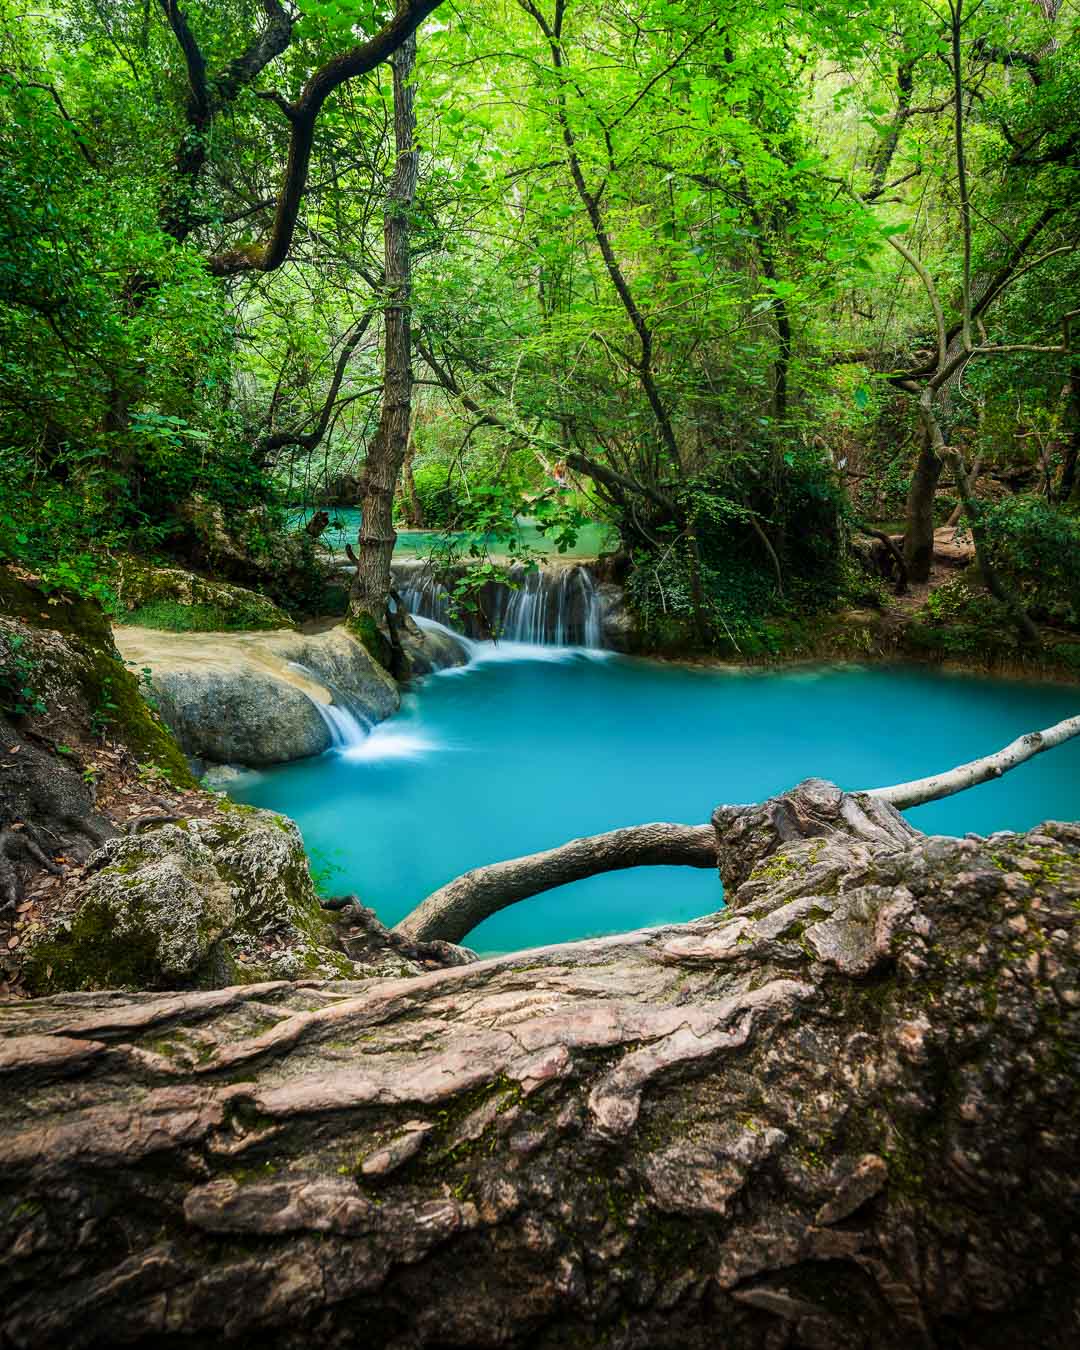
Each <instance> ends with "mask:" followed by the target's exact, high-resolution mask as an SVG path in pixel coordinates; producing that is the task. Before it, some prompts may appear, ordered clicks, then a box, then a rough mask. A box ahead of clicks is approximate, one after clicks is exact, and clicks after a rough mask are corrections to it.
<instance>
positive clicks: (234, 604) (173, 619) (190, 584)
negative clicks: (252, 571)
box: [117, 557, 293, 633]
mask: <svg viewBox="0 0 1080 1350" xmlns="http://www.w3.org/2000/svg"><path fill="white" fill-rule="evenodd" d="M117 594H118V597H119V600H120V604H121V606H122V607H123V610H124V614H123V616H122V618H121V620H120V621H121V623H132V624H138V625H140V626H141V627H144V628H162V629H166V630H167V631H170V632H184V633H201V632H218V631H220V632H242V631H251V630H255V631H261V630H266V629H274V628H291V627H293V624H292V621H291V619H290V618H289V616H288V615H287V614H286V613H285V611H284V610H282V609H280V608H279V607H278V606H277V605H275V604H274V602H273V601H272V600H268V599H267V598H266V597H265V596H263V595H259V594H258V593H257V592H256V591H252V590H248V589H247V588H246V587H243V586H235V585H232V584H231V583H229V582H225V581H212V580H210V579H209V578H208V577H204V576H200V575H199V574H198V573H197V572H190V571H186V570H185V569H183V568H180V567H155V566H153V565H152V564H150V563H146V562H143V561H142V560H141V559H139V558H132V557H125V558H122V559H121V561H120V579H119V583H118V586H117Z"/></svg>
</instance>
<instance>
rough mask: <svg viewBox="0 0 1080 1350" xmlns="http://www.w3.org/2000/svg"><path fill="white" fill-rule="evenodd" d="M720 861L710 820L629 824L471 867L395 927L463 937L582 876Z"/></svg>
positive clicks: (415, 935)
mask: <svg viewBox="0 0 1080 1350" xmlns="http://www.w3.org/2000/svg"><path fill="white" fill-rule="evenodd" d="M716 863H717V850H716V831H715V830H714V829H713V827H712V826H711V825H671V824H663V823H654V824H651V825H631V826H629V827H628V828H626V829H622V830H609V831H608V832H607V833H606V834H594V835H589V836H586V837H585V838H584V839H571V840H570V842H569V843H568V844H562V845H561V846H560V847H559V848H549V849H545V850H544V852H542V853H530V854H528V855H527V856H525V857H523V858H511V859H510V860H509V861H508V862H498V863H492V864H491V865H490V866H489V867H477V868H474V869H473V870H472V871H471V872H466V873H465V875H464V876H460V877H457V878H455V880H453V881H451V882H449V883H448V884H447V885H445V886H443V887H441V888H440V889H439V890H437V891H435V892H433V893H432V894H431V895H429V896H428V898H427V899H426V900H424V901H423V902H422V903H421V904H419V905H417V907H416V908H415V909H414V910H413V911H412V912H411V913H410V914H407V915H406V916H405V918H404V919H402V921H401V922H400V923H399V924H397V925H396V926H395V928H394V931H395V932H397V933H404V934H406V936H408V937H410V938H412V939H413V940H414V941H429V940H431V939H432V938H439V939H442V940H443V941H447V942H458V941H460V940H461V938H463V937H464V936H465V934H466V933H469V932H471V931H472V929H474V928H475V927H476V925H477V924H478V923H481V922H483V920H484V919H486V918H489V917H490V916H491V915H492V914H495V913H497V912H498V911H499V910H500V909H505V908H506V906H507V905H512V904H513V903H514V902H515V901H516V900H526V899H528V898H529V896H532V895H540V894H541V893H542V892H543V891H550V890H554V889H555V887H556V886H565V885H566V884H567V883H568V882H571V881H581V880H582V879H583V878H584V877H592V876H597V875H599V874H600V873H601V872H618V871H621V870H622V869H623V868H627V867H663V866H671V865H673V864H681V865H683V866H685V867H715V866H716ZM452 935H456V936H452Z"/></svg>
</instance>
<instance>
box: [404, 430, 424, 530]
mask: <svg viewBox="0 0 1080 1350" xmlns="http://www.w3.org/2000/svg"><path fill="white" fill-rule="evenodd" d="M414 420H415V419H414ZM401 478H402V483H403V484H404V487H405V504H406V508H407V514H406V519H405V523H406V524H407V525H409V526H411V527H412V528H413V529H414V530H422V529H423V528H424V508H423V506H422V505H421V503H420V494H419V493H418V492H417V491H416V478H415V477H414V476H413V439H412V431H411V429H410V432H409V444H408V445H407V446H406V447H405V462H404V464H403V465H402V469H401Z"/></svg>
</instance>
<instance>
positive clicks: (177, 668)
mask: <svg viewBox="0 0 1080 1350" xmlns="http://www.w3.org/2000/svg"><path fill="white" fill-rule="evenodd" d="M115 637H116V643H117V646H118V647H119V649H120V651H121V653H122V655H123V656H124V657H125V658H126V659H127V660H128V661H130V662H133V663H134V664H136V665H138V666H141V667H144V668H148V669H149V670H150V672H151V674H150V680H151V683H152V686H153V692H154V697H155V698H156V700H157V703H158V706H159V708H160V710H161V714H162V716H163V717H164V719H165V721H166V722H167V723H168V725H169V726H170V727H171V728H172V731H173V732H174V734H175V735H176V738H177V740H178V741H179V742H180V744H181V746H182V747H183V748H184V750H185V751H186V753H187V754H189V755H192V756H194V757H196V758H199V759H206V760H212V761H214V762H216V763H219V764H244V765H248V766H252V767H258V766H260V765H266V764H276V763H283V762H285V761H288V760H294V759H303V758H305V757H306V756H309V755H318V754H321V753H322V752H323V751H324V750H327V749H328V748H329V747H330V745H331V743H332V739H333V736H332V731H331V718H330V717H329V716H328V715H327V713H326V711H325V710H326V709H328V708H330V707H332V706H335V705H336V706H337V707H339V708H343V709H345V710H346V711H347V712H349V713H351V714H353V715H354V716H355V717H357V718H359V719H360V720H361V721H363V722H368V723H372V722H380V721H382V720H383V719H384V718H386V717H389V716H390V715H391V714H392V713H394V712H396V711H397V708H398V705H399V703H400V695H399V693H398V689H397V685H396V684H395V683H394V681H393V679H392V678H391V677H390V676H389V675H388V674H387V673H386V671H385V670H383V669H382V667H381V666H380V665H379V664H378V663H377V662H376V661H375V660H373V658H372V657H371V656H370V655H369V653H368V652H367V651H366V650H365V648H364V647H363V646H362V645H361V644H360V643H359V642H356V641H354V640H353V638H351V637H350V636H349V635H348V633H347V632H346V631H345V629H344V628H343V627H341V626H335V627H333V628H330V629H328V630H326V631H324V632H320V633H292V632H281V631H277V632H271V633H167V632H159V631H156V630H151V629H146V628H136V627H121V628H118V629H117V630H116V633H115Z"/></svg>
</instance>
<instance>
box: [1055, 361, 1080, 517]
mask: <svg viewBox="0 0 1080 1350" xmlns="http://www.w3.org/2000/svg"><path fill="white" fill-rule="evenodd" d="M1065 424H1066V441H1065V455H1064V457H1063V459H1062V463H1061V479H1060V481H1059V482H1058V490H1057V500H1058V502H1059V504H1060V505H1062V506H1064V505H1065V503H1066V502H1067V501H1068V500H1069V498H1070V497H1071V496H1072V495H1073V492H1074V491H1075V490H1076V461H1077V459H1078V458H1080V360H1075V359H1074V360H1073V361H1072V362H1071V364H1070V366H1069V395H1068V403H1067V405H1066V411H1065Z"/></svg>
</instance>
